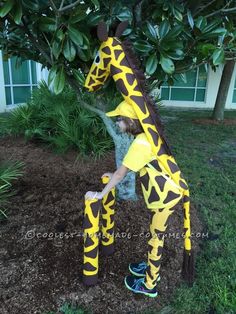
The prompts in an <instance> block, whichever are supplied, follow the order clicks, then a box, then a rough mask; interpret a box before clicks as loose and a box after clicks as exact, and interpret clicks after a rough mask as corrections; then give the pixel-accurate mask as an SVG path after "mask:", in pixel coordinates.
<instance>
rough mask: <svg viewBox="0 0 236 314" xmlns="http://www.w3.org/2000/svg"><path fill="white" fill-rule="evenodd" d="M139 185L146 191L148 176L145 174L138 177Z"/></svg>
mask: <svg viewBox="0 0 236 314" xmlns="http://www.w3.org/2000/svg"><path fill="white" fill-rule="evenodd" d="M140 181H141V184H142V185H143V186H144V188H145V190H148V185H149V175H148V174H147V173H146V174H145V175H143V176H140Z"/></svg>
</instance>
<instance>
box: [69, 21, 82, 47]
mask: <svg viewBox="0 0 236 314" xmlns="http://www.w3.org/2000/svg"><path fill="white" fill-rule="evenodd" d="M68 35H69V37H70V39H71V40H72V41H73V42H74V43H75V44H76V45H78V46H82V45H83V41H84V40H83V35H82V33H81V32H80V31H79V30H77V29H76V28H74V27H73V26H71V25H69V27H68Z"/></svg>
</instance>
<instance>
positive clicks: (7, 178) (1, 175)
mask: <svg viewBox="0 0 236 314" xmlns="http://www.w3.org/2000/svg"><path fill="white" fill-rule="evenodd" d="M23 165H24V164H23V163H22V162H19V161H16V162H11V161H7V162H2V163H1V164H0V218H1V219H2V218H3V217H5V218H7V215H6V210H7V209H6V207H5V206H6V205H7V204H9V197H10V196H12V195H14V193H15V192H14V191H13V190H12V189H11V187H12V181H13V180H16V179H17V178H18V177H20V176H22V174H23V172H22V167H23Z"/></svg>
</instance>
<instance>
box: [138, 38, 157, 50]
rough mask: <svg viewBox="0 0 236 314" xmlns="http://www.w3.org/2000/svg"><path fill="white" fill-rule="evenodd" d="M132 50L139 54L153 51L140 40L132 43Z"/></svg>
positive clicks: (146, 43)
mask: <svg viewBox="0 0 236 314" xmlns="http://www.w3.org/2000/svg"><path fill="white" fill-rule="evenodd" d="M134 48H135V49H137V50H139V51H141V52H149V51H151V50H152V49H153V47H152V46H151V45H150V44H149V43H148V42H146V41H145V40H142V39H140V40H137V41H136V42H134Z"/></svg>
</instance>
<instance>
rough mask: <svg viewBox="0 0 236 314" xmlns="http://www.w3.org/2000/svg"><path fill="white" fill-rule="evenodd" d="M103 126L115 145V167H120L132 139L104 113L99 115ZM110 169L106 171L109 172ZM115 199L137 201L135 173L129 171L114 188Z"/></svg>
mask: <svg viewBox="0 0 236 314" xmlns="http://www.w3.org/2000/svg"><path fill="white" fill-rule="evenodd" d="M100 117H101V118H102V120H103V122H104V124H105V125H106V128H107V131H108V133H109V134H110V135H111V137H112V139H113V141H114V144H115V158H116V167H117V168H118V167H120V166H121V164H122V160H123V158H124V156H125V154H126V153H127V151H128V149H129V146H130V144H131V143H132V141H133V137H131V136H128V135H127V134H126V133H120V132H119V131H118V130H117V128H116V126H115V124H114V123H113V122H112V120H111V119H110V118H108V117H107V116H106V115H105V114H104V113H103V115H100ZM111 170H112V169H107V172H110V171H111ZM116 191H117V199H120V200H133V201H135V200H137V199H138V197H137V194H136V188H135V172H133V171H130V172H128V173H127V175H126V176H125V177H124V179H123V180H122V181H121V182H120V183H119V184H118V185H117V186H116Z"/></svg>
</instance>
